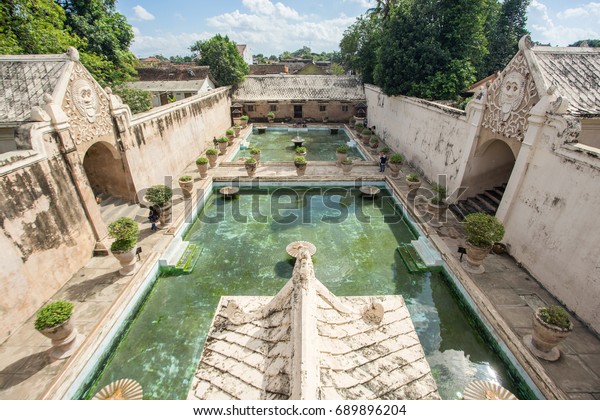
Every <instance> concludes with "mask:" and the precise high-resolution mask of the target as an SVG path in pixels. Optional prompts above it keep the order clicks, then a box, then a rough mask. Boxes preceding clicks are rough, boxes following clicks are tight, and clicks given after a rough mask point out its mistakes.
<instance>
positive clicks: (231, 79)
mask: <svg viewBox="0 0 600 420" xmlns="http://www.w3.org/2000/svg"><path fill="white" fill-rule="evenodd" d="M190 50H191V51H192V52H196V53H198V54H199V55H200V58H199V59H198V64H200V65H204V66H210V73H211V75H212V76H213V78H214V79H215V81H216V82H217V84H218V85H219V86H227V85H236V84H238V83H240V82H242V81H243V80H244V77H245V76H246V75H247V74H248V73H250V68H249V67H248V64H247V63H246V62H245V61H244V59H243V58H242V56H241V55H240V53H239V52H238V50H237V47H236V44H235V42H233V41H230V40H229V37H227V36H225V37H223V36H221V35H220V34H217V35H215V36H213V37H212V38H211V39H209V40H207V41H196V42H195V43H194V44H193V45H192V46H191V47H190Z"/></svg>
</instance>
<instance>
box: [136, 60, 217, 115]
mask: <svg viewBox="0 0 600 420" xmlns="http://www.w3.org/2000/svg"><path fill="white" fill-rule="evenodd" d="M137 71H138V76H139V78H140V80H139V81H137V82H129V83H127V86H128V87H130V88H134V89H140V90H145V91H147V92H150V93H151V94H152V106H153V107H157V106H161V105H166V104H168V103H171V102H175V101H180V100H182V99H185V98H189V97H190V96H192V95H200V94H202V93H205V92H208V91H210V90H212V89H214V88H215V85H216V83H215V81H214V80H213V79H212V78H211V76H210V73H209V67H208V66H195V65H183V64H182V65H171V64H170V65H166V66H164V65H163V66H157V67H141V68H138V69H137Z"/></svg>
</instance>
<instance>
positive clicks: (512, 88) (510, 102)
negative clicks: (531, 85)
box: [500, 71, 525, 121]
mask: <svg viewBox="0 0 600 420" xmlns="http://www.w3.org/2000/svg"><path fill="white" fill-rule="evenodd" d="M524 95H525V77H523V75H522V74H521V73H519V72H516V71H512V72H510V73H509V74H507V75H506V76H505V77H504V80H503V81H502V86H501V87H500V107H501V117H502V121H506V120H508V117H510V114H511V112H513V111H516V110H517V109H518V108H519V106H520V105H521V102H523V96H524Z"/></svg>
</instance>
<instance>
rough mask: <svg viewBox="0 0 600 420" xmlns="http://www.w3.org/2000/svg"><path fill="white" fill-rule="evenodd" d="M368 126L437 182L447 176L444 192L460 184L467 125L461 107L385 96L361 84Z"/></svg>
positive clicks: (465, 151) (468, 148) (466, 146)
mask: <svg viewBox="0 0 600 420" xmlns="http://www.w3.org/2000/svg"><path fill="white" fill-rule="evenodd" d="M365 93H366V95H367V105H368V110H367V121H368V125H369V127H372V126H375V127H376V130H375V132H376V133H377V135H379V136H380V137H381V138H382V139H384V141H385V142H386V144H387V145H388V146H390V147H391V148H392V149H393V151H394V152H398V153H401V154H402V155H404V157H405V158H406V159H407V161H408V162H409V163H410V164H411V165H413V166H414V167H416V168H418V169H419V170H420V171H422V174H423V175H424V176H425V177H426V178H427V179H429V180H432V181H434V182H439V180H440V178H439V176H440V175H446V176H447V188H448V192H449V193H452V192H453V191H454V190H455V189H457V188H458V187H459V186H460V182H461V180H460V179H459V178H460V177H461V176H460V174H459V172H460V168H461V165H462V159H463V157H464V156H465V155H467V156H468V154H469V150H470V145H468V144H467V140H466V139H467V135H468V125H467V120H466V116H465V113H464V112H463V111H461V110H458V109H454V108H449V107H445V106H442V105H438V104H434V103H431V102H427V101H425V100H421V99H416V98H408V97H405V96H394V97H390V96H386V95H384V94H383V93H381V91H380V89H379V88H378V87H376V86H371V85H365Z"/></svg>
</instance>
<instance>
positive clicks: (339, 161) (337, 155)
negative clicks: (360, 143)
mask: <svg viewBox="0 0 600 420" xmlns="http://www.w3.org/2000/svg"><path fill="white" fill-rule="evenodd" d="M347 157H348V153H339V152H336V153H335V158H336V162H335V166H342V161H343V160H344V159H346V158H347Z"/></svg>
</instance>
